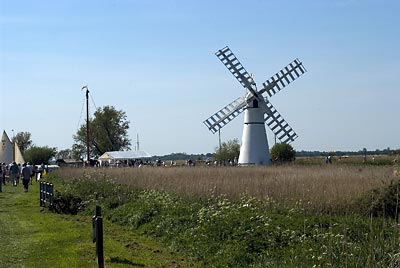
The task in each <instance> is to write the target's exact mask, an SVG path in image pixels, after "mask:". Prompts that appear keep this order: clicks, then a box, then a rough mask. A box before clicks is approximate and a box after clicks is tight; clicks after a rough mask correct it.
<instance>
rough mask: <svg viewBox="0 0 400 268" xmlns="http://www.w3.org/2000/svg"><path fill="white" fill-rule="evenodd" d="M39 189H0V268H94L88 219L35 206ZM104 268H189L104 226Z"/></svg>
mask: <svg viewBox="0 0 400 268" xmlns="http://www.w3.org/2000/svg"><path fill="white" fill-rule="evenodd" d="M38 188H39V187H38V184H37V183H34V185H33V186H30V189H29V192H28V193H25V192H23V189H22V186H18V187H12V186H11V185H6V186H3V192H2V193H0V267H1V268H8V267H10V268H11V267H12V268H20V267H21V268H23V267H24V268H35V267H65V268H67V267H68V268H71V267H85V268H86V267H97V262H96V259H95V244H93V243H92V241H91V239H92V229H91V228H92V227H91V219H90V217H83V216H69V215H58V214H54V213H50V212H48V211H47V209H42V208H40V207H39V189H38ZM104 250H105V253H104V255H105V266H106V267H194V266H195V265H193V264H190V263H188V262H186V261H185V260H183V259H182V258H181V257H180V256H178V255H176V254H175V253H173V252H171V251H169V250H168V249H165V248H163V247H162V246H160V245H159V244H157V243H154V242H152V241H149V240H147V239H145V238H143V237H140V236H137V235H134V234H132V233H131V232H128V231H127V230H124V229H123V228H122V227H120V226H114V225H112V224H110V223H109V222H104Z"/></svg>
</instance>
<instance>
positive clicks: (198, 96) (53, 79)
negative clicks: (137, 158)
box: [0, 0, 400, 155]
mask: <svg viewBox="0 0 400 268" xmlns="http://www.w3.org/2000/svg"><path fill="white" fill-rule="evenodd" d="M399 12H400V2H398V1H394V0H393V1H385V0H383V1H368V0H367V1H357V0H353V1H352V0H337V1H335V0H331V1H322V0H319V1H317V0H315V1H261V0H258V1H256V0H251V1H208V0H205V1H190V0H187V1H172V0H167V1H134V0H114V1H112V0H107V1H106V0H104V1H100V0H96V1H75V0H71V1H47V0H44V1H33V0H32V1H18V0H15V1H8V0H7V1H6V0H0V90H1V104H0V109H1V123H0V127H1V128H2V129H4V130H6V131H7V132H8V134H9V135H10V136H11V135H12V131H11V130H12V129H14V133H17V132H20V131H29V132H30V133H31V134H32V140H33V142H34V143H35V144H36V145H39V146H44V145H48V146H52V147H57V148H58V149H66V148H70V147H71V145H72V143H73V139H72V135H73V134H75V133H76V131H77V129H78V125H79V123H80V124H82V123H84V114H82V117H81V110H82V104H83V101H84V92H82V91H81V90H80V89H81V87H82V86H83V85H88V87H89V89H90V90H91V93H92V98H93V100H94V104H95V105H96V106H97V107H102V106H105V105H113V106H114V107H116V108H117V109H118V110H123V111H125V112H126V114H127V117H128V120H129V121H130V131H129V136H130V138H131V139H132V145H134V143H135V142H136V134H137V133H139V139H140V147H141V149H144V150H147V151H148V152H149V153H151V154H158V155H162V154H168V153H172V152H186V153H207V152H213V151H214V148H215V147H216V146H217V145H218V135H217V134H212V133H211V132H209V131H208V129H207V128H206V127H205V126H204V125H203V123H202V121H203V120H204V119H206V118H208V117H209V116H210V115H212V114H213V113H215V112H216V111H218V110H219V109H220V108H222V107H223V106H225V105H226V104H228V103H230V102H231V101H233V100H234V99H236V98H238V97H240V96H243V95H244V93H245V92H244V89H243V88H242V87H241V86H240V84H239V83H238V82H237V81H236V80H235V78H234V77H233V76H232V75H231V74H230V73H229V71H228V70H227V69H226V68H225V67H224V66H223V65H222V63H221V62H219V60H218V59H217V57H216V56H215V55H214V53H215V52H216V51H217V50H218V49H220V48H222V47H224V46H226V45H228V46H229V47H230V48H231V49H232V51H233V52H234V53H235V54H236V56H237V57H238V59H239V60H240V61H241V63H242V64H243V65H244V66H245V68H246V69H247V71H249V72H251V73H253V74H254V79H255V81H256V82H257V83H258V84H259V85H261V83H262V82H264V81H265V80H267V79H268V78H269V77H271V76H272V75H273V74H275V73H276V72H277V71H279V70H280V69H281V68H282V67H284V66H286V64H288V63H289V62H291V61H292V60H293V59H295V58H299V59H300V60H301V61H302V62H303V64H304V66H305V67H306V69H307V71H308V72H307V73H306V74H305V75H303V76H302V77H300V78H299V79H297V80H296V81H294V82H293V83H292V84H290V85H289V86H288V87H286V88H285V89H284V90H282V91H281V92H279V93H278V94H276V95H275V96H273V97H272V98H271V99H270V101H271V103H272V104H273V105H274V106H275V108H276V109H277V110H278V111H279V112H280V114H281V115H282V116H283V117H284V118H285V119H286V121H287V122H288V123H289V124H290V125H291V126H292V128H293V129H294V130H295V131H296V133H297V134H298V135H299V138H298V139H297V140H296V141H295V142H294V143H292V145H293V147H294V148H295V149H296V150H326V151H329V150H362V148H364V147H365V148H367V149H369V150H375V149H383V148H387V147H390V148H400V145H399V143H400V142H399V137H400V124H399V115H400V105H399V101H400V92H399V75H400V67H399V66H400V64H399V63H400V51H399V48H400V27H399V25H400V16H399V15H398V14H399ZM91 110H92V111H93V110H94V105H93V103H92V102H91ZM242 126H243V115H241V116H239V117H238V118H236V119H235V120H234V121H232V122H231V123H230V124H228V125H227V126H225V127H224V128H223V129H222V130H221V137H222V140H223V141H224V140H229V139H233V138H238V139H239V140H240V139H241V135H242ZM267 135H268V137H269V143H270V145H272V144H273V135H272V133H271V132H270V131H269V130H268V131H267ZM133 147H134V146H133Z"/></svg>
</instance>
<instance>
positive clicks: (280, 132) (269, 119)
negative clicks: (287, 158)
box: [264, 99, 298, 143]
mask: <svg viewBox="0 0 400 268" xmlns="http://www.w3.org/2000/svg"><path fill="white" fill-rule="evenodd" d="M265 103H266V112H265V114H264V120H265V123H266V124H267V125H268V127H269V128H270V129H271V130H272V132H274V134H275V135H276V137H277V138H278V139H279V140H280V141H281V142H283V143H290V142H292V141H294V140H295V139H296V138H297V137H298V136H297V134H296V132H294V130H293V129H292V128H291V127H290V126H289V124H288V123H287V122H286V121H285V119H283V117H282V116H281V115H280V113H278V111H277V110H276V109H275V107H274V106H272V104H271V103H270V102H269V101H268V99H265Z"/></svg>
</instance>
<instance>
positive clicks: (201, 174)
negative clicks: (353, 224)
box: [58, 165, 398, 213]
mask: <svg viewBox="0 0 400 268" xmlns="http://www.w3.org/2000/svg"><path fill="white" fill-rule="evenodd" d="M58 175H59V176H61V177H63V178H64V179H65V178H69V179H73V178H77V179H83V178H84V179H91V180H113V181H115V182H117V183H120V184H125V185H129V186H132V187H134V188H138V189H154V190H161V191H166V192H173V193H177V194H179V195H187V196H200V197H202V196H210V195H212V196H220V195H223V196H226V197H227V198H230V199H237V198H239V197H240V196H243V195H248V196H251V197H255V198H257V199H260V200H264V199H271V200H273V201H274V202H279V203H280V204H282V205H290V206H293V205H297V206H300V207H302V208H304V209H306V210H309V211H313V212H316V211H318V212H324V213H326V212H333V213H337V212H339V213H347V212H350V211H352V210H359V209H360V208H358V207H357V206H359V204H357V202H355V200H358V199H359V198H361V197H362V196H363V195H365V194H367V193H369V191H370V190H372V189H375V188H379V187H381V186H384V185H388V184H390V182H391V181H393V180H395V179H398V177H396V176H395V175H394V173H393V168H392V167H390V166H346V165H343V166H336V165H326V166H300V165H287V166H276V167H268V168H265V167H172V168H171V167H142V168H90V169H73V168H70V169H66V168H63V169H61V170H60V171H58Z"/></svg>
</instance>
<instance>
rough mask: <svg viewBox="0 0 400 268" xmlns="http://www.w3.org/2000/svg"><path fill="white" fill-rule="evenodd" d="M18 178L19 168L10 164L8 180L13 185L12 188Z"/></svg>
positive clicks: (13, 163)
mask: <svg viewBox="0 0 400 268" xmlns="http://www.w3.org/2000/svg"><path fill="white" fill-rule="evenodd" d="M18 176H19V167H18V165H17V163H15V161H14V162H12V164H11V167H10V180H11V182H12V184H13V186H17V185H18Z"/></svg>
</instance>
